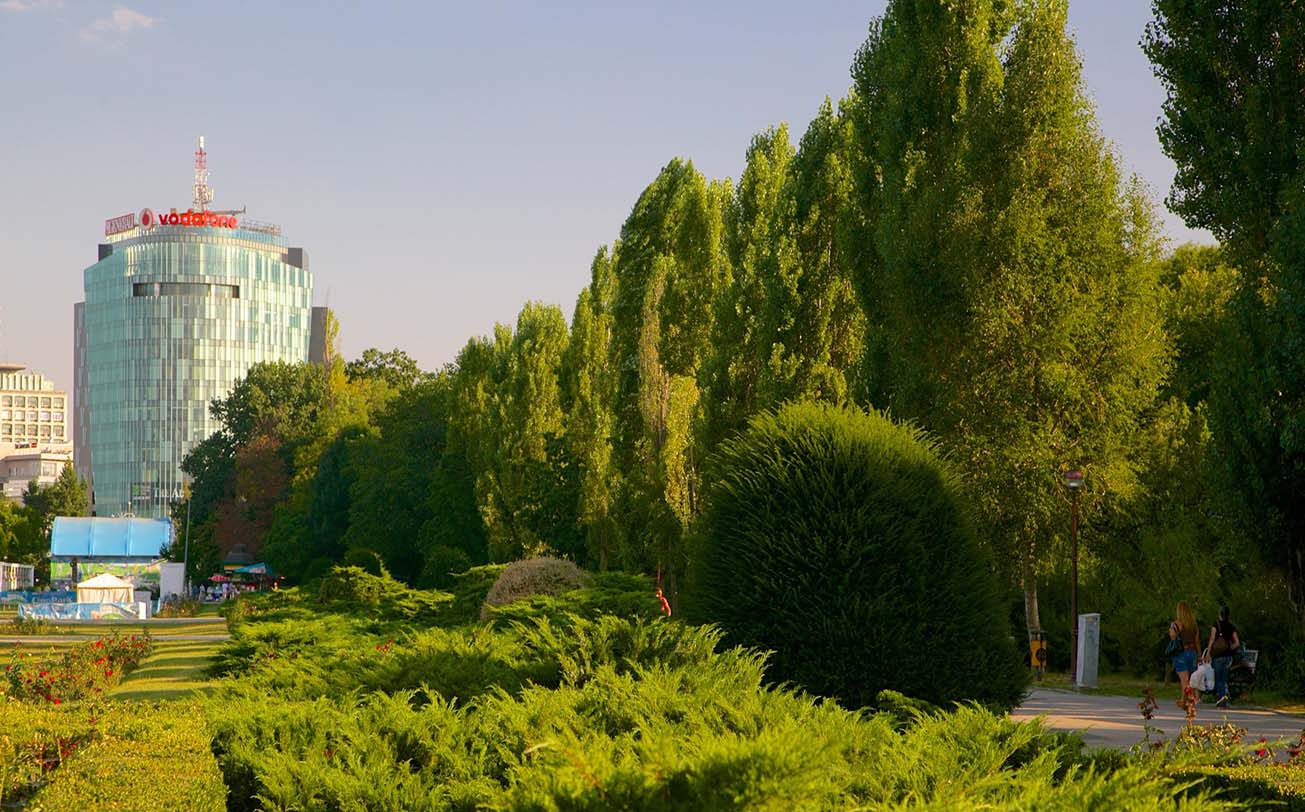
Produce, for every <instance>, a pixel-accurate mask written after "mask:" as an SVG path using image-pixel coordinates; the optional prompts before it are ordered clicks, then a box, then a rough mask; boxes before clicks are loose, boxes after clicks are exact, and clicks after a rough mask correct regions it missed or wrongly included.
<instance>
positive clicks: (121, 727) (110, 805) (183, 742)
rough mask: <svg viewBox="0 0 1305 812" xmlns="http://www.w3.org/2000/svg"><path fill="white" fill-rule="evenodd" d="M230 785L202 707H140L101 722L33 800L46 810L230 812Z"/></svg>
mask: <svg viewBox="0 0 1305 812" xmlns="http://www.w3.org/2000/svg"><path fill="white" fill-rule="evenodd" d="M226 796H227V791H226V786H225V785H224V784H223V783H222V774H221V773H220V772H219V771H218V768H217V762H216V761H215V759H214V758H213V753H212V751H211V750H210V749H209V737H208V734H207V731H206V730H205V727H204V721H203V719H202V718H200V717H199V716H198V715H197V713H196V709H195V708H190V707H187V706H176V705H168V706H160V707H154V708H149V707H142V706H140V705H133V706H130V707H129V708H123V709H122V710H121V711H118V712H114V713H111V714H110V715H109V717H108V718H106V719H104V720H102V721H100V722H99V724H98V725H97V726H96V730H95V735H94V738H93V739H92V740H91V742H90V743H89V744H88V745H87V746H84V747H82V748H80V749H78V750H76V752H75V753H73V754H72V755H71V757H70V758H67V759H66V760H65V761H64V763H63V764H62V765H61V766H60V768H59V769H58V770H57V771H56V772H55V773H54V774H53V776H52V778H51V780H50V781H49V782H48V783H46V785H45V786H44V787H42V788H41V789H40V790H39V791H38V792H37V793H36V795H35V796H34V797H33V798H32V801H31V803H30V807H31V808H32V809H40V810H42V812H87V810H95V812H156V810H160V809H185V810H193V812H222V810H225V809H226Z"/></svg>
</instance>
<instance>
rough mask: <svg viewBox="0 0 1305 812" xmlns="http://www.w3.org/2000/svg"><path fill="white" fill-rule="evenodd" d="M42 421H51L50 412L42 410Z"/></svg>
mask: <svg viewBox="0 0 1305 812" xmlns="http://www.w3.org/2000/svg"><path fill="white" fill-rule="evenodd" d="M41 422H43V423H49V422H50V413H49V412H41Z"/></svg>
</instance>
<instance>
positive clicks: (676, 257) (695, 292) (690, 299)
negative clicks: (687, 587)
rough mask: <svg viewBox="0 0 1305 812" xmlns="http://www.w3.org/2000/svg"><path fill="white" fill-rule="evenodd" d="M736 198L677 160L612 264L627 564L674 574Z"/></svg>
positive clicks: (642, 205)
mask: <svg viewBox="0 0 1305 812" xmlns="http://www.w3.org/2000/svg"><path fill="white" fill-rule="evenodd" d="M730 195H731V191H730V187H729V185H728V184H727V183H713V184H708V183H707V182H706V180H705V179H704V178H703V177H702V175H700V174H699V173H698V172H697V171H696V170H695V169H694V168H693V165H692V164H691V163H687V162H683V161H679V160H674V161H671V162H670V163H669V164H667V166H666V167H665V168H664V169H663V170H662V172H661V173H660V174H659V175H658V177H657V178H656V180H654V181H653V182H652V184H650V185H649V186H648V188H647V189H645V190H644V192H643V194H642V195H640V197H639V200H638V202H636V203H635V206H634V209H633V211H632V212H631V214H630V217H629V218H628V219H627V220H626V222H625V224H624V226H623V227H622V229H621V241H620V250H619V252H618V253H617V261H616V263H615V265H614V277H615V283H616V287H615V296H614V299H613V306H612V316H613V322H612V344H611V360H610V363H611V364H612V366H613V368H614V369H615V371H616V382H615V400H614V403H615V410H614V415H613V418H614V421H613V425H614V431H613V462H614V465H615V466H616V468H617V469H618V470H620V471H623V472H624V477H623V479H622V487H621V491H620V494H619V496H618V499H617V502H616V505H617V508H616V510H615V511H614V514H613V515H616V516H619V517H620V525H619V533H620V537H621V541H622V543H621V550H622V552H621V557H622V560H623V563H624V564H626V565H627V566H630V567H633V568H639V569H654V568H656V567H658V566H659V565H660V566H662V567H663V568H664V569H665V570H666V571H667V572H668V573H669V574H670V576H671V580H672V581H673V580H674V573H675V572H676V571H677V570H678V569H679V568H680V567H681V566H682V562H681V561H679V559H680V558H682V555H683V550H682V548H681V547H680V541H681V534H682V530H683V527H684V526H686V524H687V522H689V521H691V519H692V513H693V511H694V510H695V509H696V508H695V506H696V490H697V478H698V474H697V469H698V460H697V455H696V448H695V445H694V444H693V443H688V442H683V443H682V442H681V441H680V437H681V436H682V434H683V433H689V434H691V435H692V436H695V437H696V436H697V431H698V430H697V429H696V426H697V425H698V424H699V423H700V421H701V416H700V410H701V407H700V403H701V400H700V398H699V395H698V392H699V391H700V388H701V384H700V376H701V375H702V369H703V366H704V363H705V359H706V357H707V355H708V353H709V349H710V344H711V339H712V333H711V330H712V317H713V308H714V306H715V304H716V300H717V297H718V296H719V292H720V290H721V289H722V288H723V287H724V286H725V285H727V284H728V283H729V279H730V270H729V263H728V259H727V257H726V253H725V247H724V218H723V211H724V208H725V205H726V204H727V202H728V200H729V198H730ZM668 477H669V478H668Z"/></svg>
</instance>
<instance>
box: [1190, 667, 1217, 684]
mask: <svg viewBox="0 0 1305 812" xmlns="http://www.w3.org/2000/svg"><path fill="white" fill-rule="evenodd" d="M1191 685H1192V688H1193V689H1195V690H1197V691H1213V690H1214V668H1213V667H1212V666H1211V665H1210V664H1209V663H1201V664H1200V665H1198V666H1197V667H1196V670H1195V671H1193V672H1192V679H1191Z"/></svg>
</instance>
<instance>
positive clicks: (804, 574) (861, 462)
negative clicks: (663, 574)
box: [689, 404, 1026, 708]
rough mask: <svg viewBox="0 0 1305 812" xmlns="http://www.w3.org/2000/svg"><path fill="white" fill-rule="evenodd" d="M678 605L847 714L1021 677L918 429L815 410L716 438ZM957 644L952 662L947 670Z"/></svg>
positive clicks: (989, 695)
mask: <svg viewBox="0 0 1305 812" xmlns="http://www.w3.org/2000/svg"><path fill="white" fill-rule="evenodd" d="M715 472H716V476H715V484H714V485H713V487H712V489H711V491H710V493H709V495H708V501H707V506H706V509H705V511H704V514H703V519H702V527H701V534H702V540H701V543H700V554H699V558H698V559H697V560H696V562H695V570H694V571H693V574H694V578H693V582H692V591H691V593H690V600H689V609H690V612H691V616H692V617H694V618H696V619H701V620H709V621H713V622H718V623H720V624H721V626H722V627H723V628H724V629H725V631H726V633H727V635H728V639H729V640H730V641H731V642H732V643H736V644H742V645H747V646H755V647H758V648H761V649H763V650H771V651H773V652H774V654H773V655H772V657H773V659H772V661H771V666H770V670H769V672H768V673H769V674H770V676H771V678H772V679H773V680H775V681H789V680H791V681H793V682H796V683H797V684H798V685H801V686H803V687H804V688H806V689H807V690H810V691H812V692H813V693H816V694H819V695H823V696H829V697H836V698H837V699H838V700H839V701H840V702H843V703H845V704H846V705H848V706H849V707H853V708H856V707H861V706H865V705H870V704H873V702H874V700H875V697H876V696H877V695H878V694H879V692H880V691H881V690H884V689H893V690H897V691H900V692H902V693H904V694H907V695H909V696H913V697H919V698H921V699H925V700H928V701H930V702H934V703H950V702H956V701H961V700H966V699H976V700H980V701H983V702H990V703H993V704H994V705H998V706H1002V707H1010V706H1012V705H1013V704H1015V703H1016V702H1017V701H1018V700H1019V698H1020V696H1021V695H1022V693H1023V687H1024V683H1025V680H1026V677H1025V675H1024V673H1023V671H1022V669H1021V668H1020V666H1019V661H1018V659H1017V656H1016V653H1015V649H1014V646H1013V645H1012V643H1011V639H1010V630H1009V628H1008V625H1007V622H1006V619H1005V616H1004V613H1003V612H1002V611H1001V609H1000V607H999V605H998V603H997V600H996V582H995V580H994V579H993V577H992V575H991V574H990V573H991V569H990V564H989V563H988V561H987V560H986V559H985V557H984V556H983V554H982V553H981V552H980V550H979V548H978V545H977V541H976V539H975V536H974V530H973V527H972V525H971V522H970V520H969V518H968V515H967V513H966V508H965V505H964V503H963V497H962V494H961V492H960V489H959V484H958V480H957V478H956V476H955V474H954V473H953V472H952V469H951V468H950V467H949V466H948V465H946V464H945V463H944V462H943V461H942V460H941V459H940V458H939V456H938V454H937V452H936V451H935V450H934V448H933V447H932V446H931V445H930V444H929V443H928V442H927V441H926V440H925V439H924V438H923V437H922V435H921V434H920V432H918V431H916V430H915V429H912V428H910V427H905V426H899V425H895V424H893V423H892V422H891V421H890V420H889V419H888V418H887V417H885V416H883V415H881V414H878V413H871V414H862V413H857V412H851V411H845V410H840V409H837V408H832V407H828V406H823V405H818V404H798V405H792V406H787V407H785V408H783V409H781V410H780V411H778V412H776V413H770V414H764V415H761V416H758V417H756V418H753V420H752V422H751V423H750V424H749V426H748V429H747V430H746V431H745V432H743V433H742V434H741V435H739V436H738V437H736V438H734V439H732V440H729V441H727V442H726V443H724V444H723V445H722V447H721V449H720V452H719V456H718V459H717V462H716V465H715ZM959 651H964V652H966V655H965V656H966V658H967V662H969V663H970V666H969V667H968V668H966V669H958V668H956V667H955V656H956V652H959Z"/></svg>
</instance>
